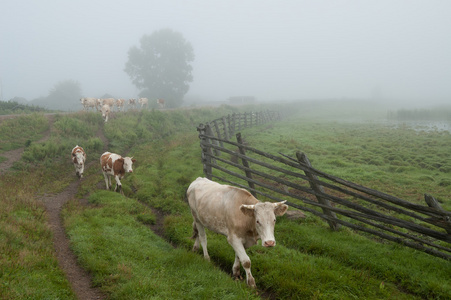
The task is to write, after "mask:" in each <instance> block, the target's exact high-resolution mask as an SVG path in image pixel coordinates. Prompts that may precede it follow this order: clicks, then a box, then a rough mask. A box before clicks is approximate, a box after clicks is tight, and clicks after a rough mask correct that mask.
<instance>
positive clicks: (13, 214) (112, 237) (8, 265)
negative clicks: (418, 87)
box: [0, 103, 451, 299]
mask: <svg viewBox="0 0 451 300" xmlns="http://www.w3.org/2000/svg"><path fill="white" fill-rule="evenodd" d="M279 107H280V109H281V110H282V111H284V110H290V111H291V112H292V113H293V115H292V116H291V117H290V118H287V119H285V120H283V121H282V122H277V123H275V124H273V125H265V126H263V127H261V128H258V129H246V130H245V131H243V132H242V135H243V137H244V138H245V139H246V141H247V142H249V144H250V145H251V146H252V147H255V148H258V149H262V150H264V151H266V152H270V153H273V154H277V152H282V153H285V154H287V155H294V153H295V152H296V151H297V150H301V151H304V152H305V153H306V154H307V156H308V157H309V159H310V160H311V162H312V164H313V166H314V167H316V168H318V169H320V170H323V171H326V172H329V173H331V174H333V175H337V176H340V177H343V178H345V179H348V180H351V181H355V182H357V183H361V184H363V185H366V186H368V187H372V188H375V189H379V190H381V191H383V192H387V193H389V194H393V195H395V196H398V197H401V198H404V199H406V200H409V201H419V202H422V201H423V200H422V197H423V196H422V195H423V193H425V192H430V193H431V194H432V195H434V196H436V197H437V198H438V199H439V201H441V202H442V206H443V207H447V208H448V209H449V205H450V204H449V194H450V188H451V187H450V186H451V185H450V184H449V182H450V181H449V171H447V168H448V166H449V159H448V157H447V156H446V151H447V150H446V149H447V148H449V147H447V145H449V139H450V137H449V135H447V134H444V133H440V132H419V131H413V130H410V129H408V128H391V127H388V126H386V125H383V124H380V123H379V121H378V120H379V119H378V118H380V116H383V115H384V112H382V110H380V109H378V110H377V112H378V114H377V116H374V115H371V114H369V113H367V112H365V110H364V108H363V107H359V106H355V105H354V106H353V108H352V109H349V111H347V110H346V108H345V107H343V106H340V105H339V103H328V104H327V105H319V104H316V103H301V104H300V105H299V106H298V107H294V108H293V107H289V108H288V106H286V107H284V106H281V105H279ZM325 108H326V109H325ZM240 109H243V111H249V110H260V109H263V108H262V107H258V108H256V107H253V108H252V107H251V108H250V107H243V108H240ZM236 110H237V109H236V108H231V107H227V106H223V107H220V108H217V109H194V110H176V111H164V112H163V111H146V112H140V113H137V114H136V113H135V114H132V113H125V114H116V115H115V116H114V117H113V118H112V119H111V120H109V122H108V123H107V124H103V123H102V120H101V118H100V116H99V115H98V114H95V113H83V114H72V115H64V116H57V117H56V119H55V126H54V127H53V128H52V135H51V138H50V139H49V140H48V141H47V142H46V143H42V144H38V143H35V142H31V144H30V147H28V148H30V149H28V148H27V150H26V153H25V154H24V158H23V160H22V161H21V162H19V163H18V164H17V165H16V170H18V171H13V172H11V174H8V175H6V176H2V177H1V178H0V189H1V190H2V193H0V194H1V195H0V272H1V273H0V294H1V295H2V297H3V298H6V299H10V298H11V299H23V298H30V297H35V298H42V299H49V298H50V299H56V298H61V299H73V298H74V295H73V293H72V292H71V290H70V287H69V284H68V282H67V280H66V279H65V277H64V275H63V272H62V271H61V270H60V269H59V268H58V265H57V262H56V259H55V256H54V253H53V245H52V239H51V232H50V230H49V228H48V227H47V225H46V220H45V212H44V208H43V204H42V203H41V202H40V200H39V199H38V198H37V195H39V194H42V193H54V192H59V191H61V190H63V189H64V187H65V186H67V185H68V184H69V183H70V182H72V181H73V180H77V179H76V177H75V175H74V174H73V167H72V165H71V163H70V159H69V153H68V152H67V151H68V149H69V151H70V150H71V149H72V147H73V146H75V144H79V145H81V146H83V147H84V148H85V150H86V149H87V154H88V162H89V161H92V160H95V161H97V160H98V157H99V156H100V154H101V153H100V152H101V149H102V147H103V144H102V143H101V141H100V140H98V139H96V138H95V133H96V132H97V131H98V130H99V129H101V128H102V126H103V129H104V132H105V135H106V136H107V138H108V139H109V142H110V147H109V150H110V151H113V152H117V153H119V154H123V152H127V153H128V154H127V155H128V156H134V158H136V160H137V161H136V163H135V165H134V173H133V174H127V175H126V177H125V179H123V181H122V182H123V186H124V190H125V196H122V195H119V194H117V193H114V192H111V191H105V190H104V181H103V176H102V175H101V173H100V170H99V166H98V164H97V163H96V164H93V166H92V167H90V168H88V169H87V170H86V171H85V178H84V180H83V181H82V184H81V187H80V189H79V192H78V193H77V196H76V198H75V199H73V200H71V201H69V202H68V203H67V205H66V206H65V207H64V210H63V218H64V223H65V227H66V232H67V234H68V236H69V237H70V243H71V248H72V249H73V251H74V252H75V253H76V255H77V257H78V261H79V263H80V264H81V265H82V266H83V267H85V268H86V269H87V270H88V271H89V272H90V273H91V274H92V276H93V280H94V285H95V286H97V287H99V288H100V289H101V290H102V291H103V292H104V293H105V294H106V295H107V296H108V298H110V299H177V298H179V299H180V298H183V299H211V298H220V299H243V298H250V299H256V298H260V296H263V297H269V298H277V299H353V298H356V299H416V298H428V299H447V298H450V297H451V290H450V287H449V278H451V265H450V262H448V261H444V260H442V259H439V258H435V257H433V256H430V255H427V254H425V253H422V252H418V251H415V250H412V249H410V248H406V247H403V246H400V245H397V244H392V243H379V242H376V241H375V240H373V239H371V238H368V237H363V236H361V235H359V234H356V233H354V232H353V231H351V230H348V229H345V228H344V229H342V230H340V231H339V232H332V231H330V230H329V229H328V227H327V224H326V223H325V222H323V221H322V220H319V219H317V218H316V217H313V216H311V215H309V214H307V218H306V219H301V220H297V221H293V220H288V219H287V218H286V217H281V218H279V219H278V223H277V225H276V230H275V236H276V239H277V246H276V247H275V248H273V249H265V248H263V247H261V246H260V245H256V246H254V247H251V248H250V249H249V250H248V254H249V256H250V258H251V260H252V273H253V275H254V277H255V280H256V284H257V287H258V288H259V290H258V293H259V294H256V293H255V292H254V291H252V290H250V289H249V288H247V287H246V285H245V283H244V282H243V281H238V282H237V281H234V280H233V279H232V278H231V268H232V264H233V260H234V252H233V249H232V248H231V247H230V246H229V245H228V243H227V241H226V239H225V237H223V236H221V235H217V234H214V233H211V232H209V233H208V245H209V252H210V256H211V258H212V262H207V261H205V260H204V259H203V257H202V254H201V253H200V252H199V253H192V252H191V248H192V245H193V240H191V239H190V237H191V234H192V227H191V224H192V217H191V215H190V212H189V208H188V204H187V203H186V202H185V201H184V193H185V190H186V188H187V187H188V185H189V183H190V182H191V181H192V180H194V179H195V178H196V177H198V176H202V175H203V174H202V166H201V163H200V147H199V141H198V137H197V134H198V133H197V132H196V130H195V127H196V126H197V125H198V124H199V123H201V122H205V121H209V120H213V119H215V118H218V117H220V116H222V115H226V114H228V113H231V112H233V111H236ZM331 111H342V112H343V114H342V116H346V118H349V117H351V116H355V115H356V113H359V112H365V113H364V114H365V118H373V117H374V119H372V120H373V121H372V123H370V124H368V123H365V122H363V123H362V122H360V123H350V122H349V121H341V120H340V118H334V120H330V119H326V118H325V117H324V116H332V113H331ZM361 115H363V113H362V114H359V116H361ZM3 124H4V123H2V124H0V129H1V128H2V126H3ZM356 124H358V125H356ZM78 127H79V128H80V129H79V130H75V129H74V128H78ZM439 165H440V166H439ZM20 170H23V171H20ZM135 191H136V193H135ZM81 198H87V199H88V200H89V203H88V204H87V205H85V204H82V202H81V201H79V200H80V199H81ZM151 207H152V209H159V210H160V211H162V212H163V213H164V214H165V217H164V228H165V232H164V238H161V237H159V236H157V235H156V234H155V233H154V232H153V231H152V230H151V229H150V227H149V226H150V225H152V224H154V223H155V222H156V216H155V214H154V212H153V210H152V209H151ZM168 241H170V242H171V243H173V244H174V245H176V246H177V247H176V248H173V247H172V245H171V244H170V243H169V242H168ZM19 258H24V259H22V260H21V259H19Z"/></svg>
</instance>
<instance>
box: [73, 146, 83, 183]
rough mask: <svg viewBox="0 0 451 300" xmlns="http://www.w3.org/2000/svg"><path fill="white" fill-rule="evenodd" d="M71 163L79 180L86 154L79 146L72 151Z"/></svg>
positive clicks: (81, 175)
mask: <svg viewBox="0 0 451 300" xmlns="http://www.w3.org/2000/svg"><path fill="white" fill-rule="evenodd" d="M71 157H72V162H73V164H74V167H75V174H77V176H78V178H79V179H81V178H82V177H83V171H84V169H85V161H86V153H85V150H83V148H82V147H80V146H78V145H77V146H75V147H74V149H72V156H71Z"/></svg>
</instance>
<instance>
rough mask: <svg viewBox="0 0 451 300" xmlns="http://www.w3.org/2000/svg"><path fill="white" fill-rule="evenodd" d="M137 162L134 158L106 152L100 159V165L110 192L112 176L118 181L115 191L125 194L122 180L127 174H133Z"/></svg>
mask: <svg viewBox="0 0 451 300" xmlns="http://www.w3.org/2000/svg"><path fill="white" fill-rule="evenodd" d="M135 161H136V160H135V159H133V157H122V156H120V155H119V154H116V153H111V152H105V153H103V154H102V156H101V157H100V165H101V167H102V172H103V176H104V177H105V184H106V189H107V190H109V189H110V188H111V187H112V185H111V176H114V179H116V187H115V188H114V191H115V192H116V190H117V189H119V190H118V192H120V193H121V194H123V192H122V183H121V179H122V178H123V177H124V176H125V173H132V172H133V169H132V165H133V163H134V162H135Z"/></svg>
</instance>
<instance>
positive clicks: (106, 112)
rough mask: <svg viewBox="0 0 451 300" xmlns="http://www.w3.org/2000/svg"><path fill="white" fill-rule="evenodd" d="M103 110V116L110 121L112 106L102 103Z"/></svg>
mask: <svg viewBox="0 0 451 300" xmlns="http://www.w3.org/2000/svg"><path fill="white" fill-rule="evenodd" d="M100 111H101V112H102V118H103V120H104V121H105V123H106V122H108V117H109V115H110V111H111V107H110V106H109V105H108V104H104V105H102V109H101V110H100Z"/></svg>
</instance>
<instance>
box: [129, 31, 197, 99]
mask: <svg viewBox="0 0 451 300" xmlns="http://www.w3.org/2000/svg"><path fill="white" fill-rule="evenodd" d="M192 61H194V52H193V47H192V46H191V44H190V43H189V42H187V41H186V40H185V39H184V37H183V36H182V34H181V33H178V32H175V31H173V30H171V29H161V30H159V31H155V32H154V33H152V34H151V35H144V36H143V37H142V38H141V40H140V47H139V48H138V47H136V46H133V47H131V48H130V50H129V51H128V61H127V63H126V64H125V69H124V71H125V72H126V73H127V74H128V75H129V76H130V78H131V79H132V82H133V84H134V85H135V86H136V87H137V88H138V89H140V90H141V91H140V93H139V96H140V97H147V98H149V99H158V98H161V99H165V104H166V106H168V107H178V106H180V105H181V104H182V102H183V96H184V95H185V94H186V93H187V92H188V90H189V83H190V82H192V81H193V76H192V75H191V71H192V70H193V68H192V66H191V65H190V63H191V62H192Z"/></svg>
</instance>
